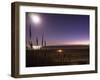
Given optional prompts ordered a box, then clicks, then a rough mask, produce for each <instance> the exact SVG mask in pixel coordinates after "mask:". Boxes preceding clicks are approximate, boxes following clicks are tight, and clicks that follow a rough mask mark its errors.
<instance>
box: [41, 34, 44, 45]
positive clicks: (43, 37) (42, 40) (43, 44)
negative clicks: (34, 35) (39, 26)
mask: <svg viewBox="0 0 100 80" xmlns="http://www.w3.org/2000/svg"><path fill="white" fill-rule="evenodd" d="M41 45H42V46H44V33H43V34H42V44H41Z"/></svg>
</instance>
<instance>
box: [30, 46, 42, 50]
mask: <svg viewBox="0 0 100 80" xmlns="http://www.w3.org/2000/svg"><path fill="white" fill-rule="evenodd" d="M41 47H42V46H32V48H33V49H34V50H38V49H40V48H41Z"/></svg>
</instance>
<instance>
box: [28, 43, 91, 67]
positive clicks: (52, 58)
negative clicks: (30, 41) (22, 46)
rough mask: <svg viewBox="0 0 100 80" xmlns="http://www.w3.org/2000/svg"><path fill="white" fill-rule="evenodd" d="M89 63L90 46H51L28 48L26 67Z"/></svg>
mask: <svg viewBox="0 0 100 80" xmlns="http://www.w3.org/2000/svg"><path fill="white" fill-rule="evenodd" d="M81 64H89V46H82V45H81V46H49V47H46V48H42V49H41V50H28V49H27V50H26V67H36V66H58V65H81Z"/></svg>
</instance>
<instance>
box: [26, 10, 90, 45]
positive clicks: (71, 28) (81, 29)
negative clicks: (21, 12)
mask: <svg viewBox="0 0 100 80" xmlns="http://www.w3.org/2000/svg"><path fill="white" fill-rule="evenodd" d="M29 14H30V12H27V13H26V42H27V41H29V28H30V25H31V31H32V40H33V42H35V39H36V36H37V37H38V39H39V43H41V38H42V34H43V32H44V39H45V40H46V42H47V45H81V44H82V45H85V44H89V15H76V14H75V15H73V14H72V15H71V14H50V13H31V14H37V15H39V17H40V19H41V22H40V23H39V24H35V23H34V22H32V20H31V19H30V16H29Z"/></svg>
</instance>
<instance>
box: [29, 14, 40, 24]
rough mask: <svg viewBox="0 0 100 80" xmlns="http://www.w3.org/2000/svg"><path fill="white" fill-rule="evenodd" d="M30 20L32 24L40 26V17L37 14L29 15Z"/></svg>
mask: <svg viewBox="0 0 100 80" xmlns="http://www.w3.org/2000/svg"><path fill="white" fill-rule="evenodd" d="M30 18H31V20H32V22H33V23H35V24H40V22H41V19H40V16H39V15H38V14H31V15H30Z"/></svg>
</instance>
